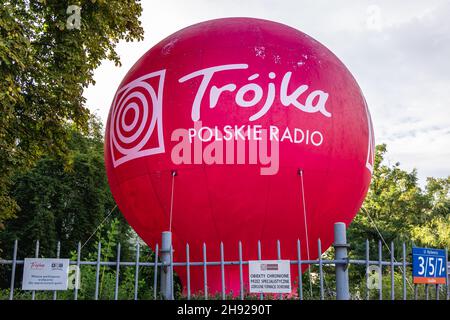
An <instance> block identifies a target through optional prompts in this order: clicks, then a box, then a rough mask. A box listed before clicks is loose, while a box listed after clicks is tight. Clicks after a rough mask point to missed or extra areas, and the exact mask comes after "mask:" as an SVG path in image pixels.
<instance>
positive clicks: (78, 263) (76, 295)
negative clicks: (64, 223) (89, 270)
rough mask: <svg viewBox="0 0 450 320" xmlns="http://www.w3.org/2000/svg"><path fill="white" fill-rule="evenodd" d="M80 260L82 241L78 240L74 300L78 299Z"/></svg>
mask: <svg viewBox="0 0 450 320" xmlns="http://www.w3.org/2000/svg"><path fill="white" fill-rule="evenodd" d="M80 260H81V242H78V246H77V268H76V269H75V288H74V289H75V290H74V296H73V299H74V300H78V284H79V282H77V281H78V279H79V278H80Z"/></svg>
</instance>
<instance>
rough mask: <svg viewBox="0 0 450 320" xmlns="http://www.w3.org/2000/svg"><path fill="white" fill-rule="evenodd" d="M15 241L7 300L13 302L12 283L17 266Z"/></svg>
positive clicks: (16, 243)
mask: <svg viewBox="0 0 450 320" xmlns="http://www.w3.org/2000/svg"><path fill="white" fill-rule="evenodd" d="M17 246H18V241H17V239H16V240H14V249H13V257H12V268H11V284H10V286H9V300H14V281H15V279H16V265H17Z"/></svg>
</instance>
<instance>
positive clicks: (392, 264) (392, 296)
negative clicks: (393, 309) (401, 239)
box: [391, 241, 395, 300]
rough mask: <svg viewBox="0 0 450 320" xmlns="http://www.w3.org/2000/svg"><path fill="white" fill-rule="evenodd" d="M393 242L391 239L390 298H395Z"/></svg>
mask: <svg viewBox="0 0 450 320" xmlns="http://www.w3.org/2000/svg"><path fill="white" fill-rule="evenodd" d="M394 271H395V270H394V242H393V241H391V300H395V278H394Z"/></svg>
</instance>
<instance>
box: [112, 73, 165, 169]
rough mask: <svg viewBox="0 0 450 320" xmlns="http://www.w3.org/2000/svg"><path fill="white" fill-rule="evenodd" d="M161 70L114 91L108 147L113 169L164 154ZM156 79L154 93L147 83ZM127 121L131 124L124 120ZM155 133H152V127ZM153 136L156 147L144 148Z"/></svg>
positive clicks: (162, 79) (162, 74) (162, 77)
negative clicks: (136, 159) (156, 86)
mask: <svg viewBox="0 0 450 320" xmlns="http://www.w3.org/2000/svg"><path fill="white" fill-rule="evenodd" d="M164 74H165V70H161V71H158V72H153V73H150V74H147V75H145V76H142V77H140V78H138V79H136V80H134V81H132V82H130V83H128V84H126V85H125V86H123V87H122V88H121V89H119V90H118V92H117V94H116V96H115V98H114V102H113V107H112V111H111V117H110V127H109V135H110V145H111V155H112V159H113V164H114V167H117V166H118V165H120V164H122V163H125V162H127V161H129V160H132V159H135V158H138V157H143V156H147V155H152V154H156V153H162V152H164V139H163V137H162V134H163V132H162V92H163V90H162V89H163V85H164ZM154 77H159V85H158V88H157V90H155V89H154V88H153V87H152V85H150V83H148V82H147V81H148V80H149V79H150V78H154ZM127 118H128V120H129V119H130V118H131V122H130V121H128V122H127V120H126V119H127ZM156 126H158V130H157V132H156V133H155V132H154V131H155V127H156ZM153 134H157V135H158V137H157V138H158V146H156V147H148V146H147V144H148V142H149V140H150V138H151V137H152V135H153Z"/></svg>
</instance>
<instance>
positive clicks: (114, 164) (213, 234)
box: [105, 18, 374, 293]
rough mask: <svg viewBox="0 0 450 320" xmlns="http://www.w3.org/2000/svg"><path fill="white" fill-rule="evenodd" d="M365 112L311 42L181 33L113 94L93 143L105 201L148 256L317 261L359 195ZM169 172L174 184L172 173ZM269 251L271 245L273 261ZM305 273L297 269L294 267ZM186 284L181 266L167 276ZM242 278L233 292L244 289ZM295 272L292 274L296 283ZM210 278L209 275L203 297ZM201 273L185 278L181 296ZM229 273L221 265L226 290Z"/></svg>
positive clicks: (208, 31) (257, 28) (279, 29)
mask: <svg viewBox="0 0 450 320" xmlns="http://www.w3.org/2000/svg"><path fill="white" fill-rule="evenodd" d="M373 157H374V134H373V129H372V122H371V118H370V113H369V110H368V107H367V104H366V102H365V99H364V97H363V95H362V92H361V90H360V88H359V86H358V84H357V83H356V81H355V79H354V78H353V76H352V75H351V73H350V72H349V71H348V69H347V68H346V67H345V66H344V64H343V63H342V62H341V61H340V60H339V59H338V58H337V57H336V56H335V55H334V54H333V53H332V52H330V51H329V50H328V49H327V48H325V47H324V46H323V45H322V44H320V43H319V42H317V41H316V40H314V39H312V38H311V37H309V36H307V35H306V34H304V33H302V32H300V31H298V30H296V29H293V28H291V27H288V26H285V25H282V24H279V23H275V22H271V21H267V20H260V19H251V18H226V19H218V20H211V21H206V22H202V23H199V24H196V25H193V26H190V27H187V28H185V29H182V30H180V31H178V32H176V33H174V34H172V35H170V36H169V37H167V38H166V39H164V40H162V41H161V42H160V43H158V44H157V45H155V46H154V47H153V48H151V49H150V50H148V51H147V52H146V53H145V54H144V55H143V56H142V57H141V58H140V59H139V60H138V61H137V62H136V64H135V65H134V66H133V67H132V68H131V69H130V70H129V72H128V73H127V75H126V76H125V78H124V79H123V81H122V83H121V84H120V86H119V88H118V89H117V91H116V94H115V96H114V100H113V102H112V104H111V109H110V113H109V117H108V122H107V126H106V135H105V162H106V170H107V175H108V181H109V184H110V187H111V191H112V194H113V196H114V198H115V200H116V202H117V204H118V206H119V208H120V210H121V211H122V213H123V214H124V216H125V218H126V219H127V221H128V222H129V223H130V225H131V226H132V227H133V228H134V229H135V230H136V232H137V233H138V234H139V236H140V237H141V238H142V239H144V241H146V243H147V244H148V245H149V246H151V247H152V248H154V246H155V244H156V243H159V242H160V238H161V233H162V232H163V231H167V230H171V231H172V234H173V245H174V250H175V251H174V259H175V261H186V244H189V247H190V261H191V262H202V261H203V260H204V259H205V257H204V252H203V248H204V247H205V248H207V250H206V252H207V260H208V261H220V258H221V250H220V244H221V243H222V244H223V248H224V251H223V252H224V255H225V259H226V260H227V261H238V259H239V245H238V244H239V241H241V243H242V258H243V259H244V260H256V259H258V241H260V249H261V252H260V253H261V257H262V259H267V260H274V259H278V258H279V257H281V258H282V259H291V260H296V259H297V258H298V256H297V254H298V252H297V240H300V244H301V245H300V249H301V250H300V251H301V257H302V259H308V260H309V259H311V260H313V259H316V258H317V257H318V254H319V253H318V245H317V243H318V239H320V240H321V243H322V246H321V249H322V251H324V250H326V249H327V248H328V247H329V246H330V245H331V243H332V241H333V225H334V223H335V222H344V223H346V224H347V225H348V224H349V223H350V222H351V221H352V219H353V218H354V216H355V214H356V213H357V212H358V210H359V208H360V206H361V204H362V202H363V200H364V197H365V195H366V193H367V190H368V187H369V184H370V179H371V174H372V169H373ZM174 172H176V175H175V174H174ZM277 241H280V244H281V246H280V248H281V250H280V251H279V250H278V249H279V248H277ZM305 267H306V266H305ZM175 270H176V271H177V273H178V274H179V275H180V277H181V280H182V282H183V285H186V277H187V275H186V268H184V267H179V268H175ZM246 272H247V270H246V268H244V284H245V285H246V286H248V283H247V276H246ZM295 272H297V270H296V268H293V269H292V279H295V277H296V274H295ZM220 274H221V273H220V266H217V267H216V266H211V267H208V271H207V285H208V287H209V290H210V292H214V291H218V290H221V285H222V284H221V276H220ZM203 277H204V274H203V268H202V266H199V265H193V266H191V268H190V281H191V282H190V283H191V289H192V290H193V291H196V290H202V289H203V284H204V283H203ZM239 284H240V272H239V268H238V267H236V266H227V268H226V274H225V285H226V289H227V291H229V290H233V291H234V292H235V293H237V292H239Z"/></svg>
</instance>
